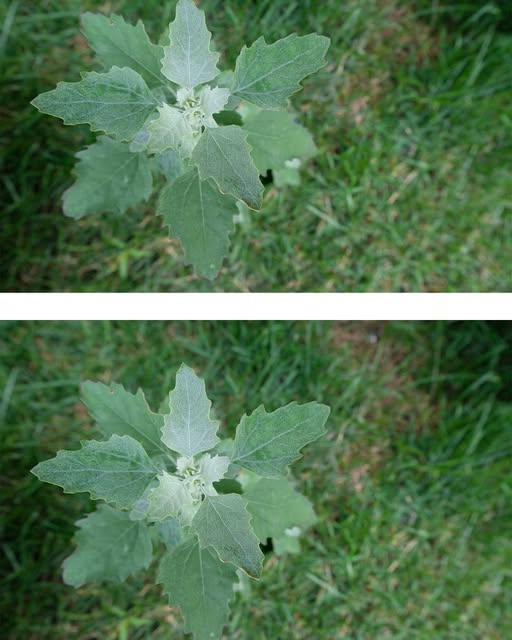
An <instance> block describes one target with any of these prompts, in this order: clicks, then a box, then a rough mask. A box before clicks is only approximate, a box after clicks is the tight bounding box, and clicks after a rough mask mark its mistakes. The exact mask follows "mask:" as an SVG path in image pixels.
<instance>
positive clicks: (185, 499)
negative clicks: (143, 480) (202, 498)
mask: <svg viewBox="0 0 512 640" xmlns="http://www.w3.org/2000/svg"><path fill="white" fill-rule="evenodd" d="M148 502H149V509H148V511H147V518H148V519H149V520H151V521H153V522H156V521H160V520H165V519H166V518H179V517H180V516H181V515H182V514H185V515H187V514H190V512H191V510H192V507H193V501H192V496H191V495H190V492H189V491H188V490H187V488H186V486H185V484H184V483H183V481H182V480H180V478H177V477H176V476H173V475H171V474H170V473H167V472H166V471H163V472H162V473H161V474H160V475H159V476H158V486H157V487H155V488H154V489H151V490H150V491H149V494H148Z"/></svg>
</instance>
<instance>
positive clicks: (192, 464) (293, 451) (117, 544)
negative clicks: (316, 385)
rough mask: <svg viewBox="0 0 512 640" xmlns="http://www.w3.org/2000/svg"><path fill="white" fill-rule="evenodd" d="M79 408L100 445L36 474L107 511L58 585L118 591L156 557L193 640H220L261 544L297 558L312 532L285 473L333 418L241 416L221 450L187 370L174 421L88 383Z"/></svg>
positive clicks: (91, 520) (83, 529)
mask: <svg viewBox="0 0 512 640" xmlns="http://www.w3.org/2000/svg"><path fill="white" fill-rule="evenodd" d="M82 394H83V400H84V403H85V405H86V406H87V408H88V409H89V412H90V414H91V416H92V417H93V418H94V419H95V421H96V422H97V424H98V427H99V429H100V431H101V432H102V434H103V435H104V436H105V438H108V439H107V440H99V441H98V440H90V441H85V442H82V448H81V449H79V450H78V451H59V452H58V453H57V455H56V457H54V458H52V459H50V460H46V461H44V462H40V463H39V464H38V465H36V466H35V467H34V468H33V469H32V473H34V474H35V475H36V476H37V477H38V478H39V479H40V480H42V481H44V482H49V483H51V484H55V485H58V486H60V487H62V488H63V489H64V491H65V492H66V493H78V492H88V493H90V495H91V498H93V499H94V500H104V501H105V503H106V504H100V505H99V506H98V508H97V509H96V511H94V512H92V513H90V514H89V515H87V516H86V517H85V518H84V519H82V520H79V521H78V522H77V527H78V529H79V530H78V532H77V534H76V537H75V542H76V550H75V551H74V553H73V554H72V555H71V556H70V557H69V558H67V559H66V560H65V561H64V564H63V578H64V582H66V583H67V584H69V585H72V586H74V587H80V586H82V585H83V584H85V583H88V582H93V581H98V580H116V581H124V580H125V579H126V578H127V577H128V576H131V575H132V574H134V573H136V572H137V571H139V570H141V569H146V568H148V566H149V565H150V563H151V561H152V556H153V548H154V547H155V546H158V545H159V546H160V547H163V549H164V552H163V555H161V559H160V564H159V569H158V582H159V583H161V584H163V588H164V591H165V593H166V594H167V595H168V597H169V602H170V604H172V605H175V606H177V607H179V608H180V610H181V612H182V613H183V616H184V619H185V629H186V631H187V632H189V633H192V634H193V635H194V636H195V638H196V639H197V640H207V639H208V640H212V639H214V638H218V637H219V636H220V634H221V632H222V628H223V627H224V625H225V624H226V621H227V619H228V615H229V602H230V600H231V599H232V597H233V595H234V589H236V588H237V586H238V582H239V578H242V577H243V575H244V574H246V576H250V577H251V578H259V577H260V575H261V572H262V561H263V553H262V551H261V549H260V544H265V543H266V542H267V541H268V539H269V538H270V539H272V541H273V546H274V549H275V551H276V552H277V553H278V554H280V553H285V552H292V553H293V552H298V551H299V535H300V533H301V532H303V531H304V530H305V529H306V528H307V527H309V526H311V525H312V524H313V523H314V522H315V514H314V511H313V508H312V506H311V504H310V502H309V501H308V500H307V499H306V498H305V497H304V496H303V495H301V494H300V493H298V492H297V491H296V489H295V487H294V483H293V481H292V479H291V477H290V475H289V471H288V466H289V465H290V464H291V463H292V462H294V461H295V460H297V459H298V458H300V450H301V448H302V447H304V446H305V445H306V444H308V443H310V442H312V441H314V440H316V439H317V438H319V437H320V436H322V435H323V434H324V433H325V427H324V425H325V422H326V420H327V417H328V415H329V411H330V409H329V407H327V406H325V405H322V404H319V403H317V402H309V403H307V404H303V405H299V404H297V403H295V402H293V403H291V404H288V405H286V406H285V407H282V408H280V409H277V410H276V411H273V412H272V413H267V412H266V411H265V409H264V407H263V406H260V407H258V408H257V409H256V410H255V411H254V412H253V413H252V414H251V415H244V416H243V417H242V419H241V420H240V423H239V424H238V426H237V429H236V435H235V438H234V439H233V440H231V439H224V440H220V439H219V437H218V435H217V430H218V427H219V423H218V421H216V420H214V419H213V418H212V416H211V402H210V400H209V399H208V397H207V395H206V390H205V384H204V382H203V381H202V380H201V379H200V378H199V377H197V376H196V374H195V373H194V371H193V370H192V369H191V368H189V367H186V366H185V365H182V367H181V368H180V369H179V371H178V373H177V375H176V386H175V388H174V389H173V390H172V391H171V392H170V394H169V413H166V414H159V413H153V412H152V411H151V409H150V408H149V406H148V404H147V402H146V399H145V397H144V394H143V392H142V390H140V389H139V390H138V392H137V393H136V394H135V395H134V394H131V393H129V392H128V391H126V390H125V389H124V387H123V386H121V385H119V384H112V385H110V386H107V385H104V384H102V383H94V382H86V383H84V384H83V386H82Z"/></svg>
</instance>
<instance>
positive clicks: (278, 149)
mask: <svg viewBox="0 0 512 640" xmlns="http://www.w3.org/2000/svg"><path fill="white" fill-rule="evenodd" d="M243 128H244V130H245V131H247V132H248V134H249V135H248V138H247V142H248V143H249V144H250V145H251V147H252V151H251V155H252V158H253V160H254V164H255V165H256V167H257V168H258V170H259V172H260V174H261V175H265V174H266V173H267V171H268V170H269V169H274V170H275V169H280V168H282V167H284V164H285V162H286V161H287V160H291V159H292V158H311V157H313V156H314V155H315V153H316V148H315V143H314V142H313V138H312V137H311V134H310V133H309V131H308V130H307V129H305V128H304V127H301V125H300V124H297V123H296V122H295V120H294V118H293V116H292V114H291V113H286V112H281V111H260V112H259V113H258V114H257V115H255V116H254V117H252V118H251V119H250V120H249V121H248V122H247V123H246V124H244V127H243Z"/></svg>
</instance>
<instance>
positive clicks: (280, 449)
mask: <svg viewBox="0 0 512 640" xmlns="http://www.w3.org/2000/svg"><path fill="white" fill-rule="evenodd" d="M329 412H330V409H329V407H327V406H325V405H323V404H318V403H317V402H309V403H308V404H303V405H298V404H297V403H296V402H292V403H291V404H289V405H287V406H286V407H281V408H280V409H277V411H273V412H272V413H267V412H266V411H265V408H264V407H263V406H261V407H258V408H257V409H256V410H255V411H254V412H253V413H252V414H251V415H250V416H247V415H245V416H243V417H242V419H241V421H240V423H239V425H238V427H237V429H236V435H235V450H234V455H233V459H232V461H233V462H235V463H238V464H240V465H241V466H242V467H245V468H247V469H250V470H251V471H254V472H256V473H258V474H259V475H261V476H265V477H267V478H276V477H279V476H282V475H284V474H285V473H286V467H287V466H288V465H289V464H291V463H292V462H293V461H294V460H298V459H299V458H300V449H302V447H304V446H305V445H306V444H308V443H309V442H313V440H316V439H317V438H319V437H320V436H322V435H323V434H324V433H325V428H324V424H325V421H326V420H327V416H328V415H329Z"/></svg>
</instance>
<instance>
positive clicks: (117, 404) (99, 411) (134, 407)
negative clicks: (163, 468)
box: [82, 381, 167, 455]
mask: <svg viewBox="0 0 512 640" xmlns="http://www.w3.org/2000/svg"><path fill="white" fill-rule="evenodd" d="M82 400H83V402H84V404H85V406H86V407H87V409H88V410H89V413H90V415H91V417H92V418H94V420H96V422H97V423H98V427H99V428H100V429H101V432H102V433H103V434H104V435H105V436H111V435H113V434H117V435H120V436H123V435H126V436H131V437H132V438H134V439H135V440H138V441H139V442H140V444H141V445H142V446H143V447H144V449H145V450H146V452H147V453H148V454H149V455H156V454H158V453H162V452H163V453H165V452H166V451H167V450H166V448H165V446H164V445H163V444H162V442H161V440H160V430H161V428H162V426H163V424H164V418H163V416H162V415H160V414H158V413H153V412H152V411H151V409H150V408H149V405H148V403H147V401H146V398H145V397H144V392H143V391H142V389H139V390H138V391H137V393H136V394H133V393H130V392H129V391H126V389H125V388H124V387H123V385H121V384H116V383H113V384H111V385H105V384H102V383H101V382H91V381H87V382H84V383H83V384H82Z"/></svg>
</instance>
